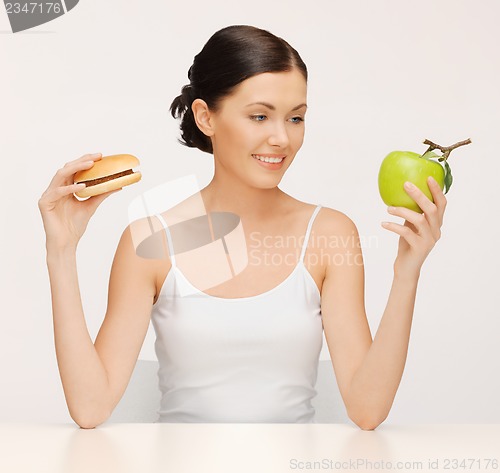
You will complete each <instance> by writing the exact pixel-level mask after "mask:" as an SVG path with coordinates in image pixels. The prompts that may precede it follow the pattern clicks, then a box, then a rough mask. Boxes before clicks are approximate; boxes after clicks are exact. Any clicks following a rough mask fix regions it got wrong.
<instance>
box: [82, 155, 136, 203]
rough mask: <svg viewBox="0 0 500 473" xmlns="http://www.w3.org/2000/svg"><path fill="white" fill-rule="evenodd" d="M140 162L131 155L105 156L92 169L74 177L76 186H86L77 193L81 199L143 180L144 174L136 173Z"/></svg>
mask: <svg viewBox="0 0 500 473" xmlns="http://www.w3.org/2000/svg"><path fill="white" fill-rule="evenodd" d="M139 164H140V163H139V160H138V159H137V158H136V157H135V156H132V155H131V154H115V155H113V156H103V157H102V158H101V159H100V160H99V161H95V162H94V165H93V166H92V167H91V168H90V169H85V170H83V171H78V172H76V173H75V175H74V177H73V182H74V183H75V184H80V183H83V184H85V186H86V187H85V189H82V190H81V191H78V192H75V195H76V196H78V197H81V198H85V197H91V196H94V195H99V194H104V193H105V192H109V191H113V190H115V189H120V188H121V187H124V186H128V185H130V184H134V183H135V182H138V181H140V180H141V177H142V174H141V173H140V172H139V171H134V170H133V168H135V167H137V166H139Z"/></svg>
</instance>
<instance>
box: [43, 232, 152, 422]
mask: <svg viewBox="0 0 500 473" xmlns="http://www.w3.org/2000/svg"><path fill="white" fill-rule="evenodd" d="M47 265H48V269H49V277H50V284H51V293H52V310H53V319H54V338H55V346H56V356H57V362H58V366H59V372H60V376H61V381H62V384H63V389H64V394H65V397H66V402H67V405H68V409H69V412H70V415H71V417H72V419H73V420H74V421H75V422H76V423H77V424H78V425H79V426H80V427H83V428H93V427H95V426H97V425H99V424H101V423H102V422H104V421H105V420H106V419H107V418H108V417H109V416H110V415H111V413H112V411H113V409H114V408H115V406H116V404H117V403H118V402H119V400H120V398H121V397H122V395H123V392H124V391H125V388H126V386H127V384H128V381H129V380H130V376H131V374H132V371H133V369H134V366H135V363H136V360H137V357H138V354H139V352H140V349H141V346H142V343H143V341H144V338H145V335H146V332H147V329H148V324H149V317H150V313H151V307H152V304H153V299H154V297H155V292H156V286H155V277H154V272H153V270H152V263H151V262H150V261H148V260H145V259H143V258H140V257H138V256H137V255H136V254H135V251H134V247H133V245H132V239H131V234H130V229H129V227H127V229H125V231H124V232H123V234H122V237H121V239H120V243H119V244H118V248H117V251H116V255H115V258H114V261H113V265H112V268H111V275H110V282H109V293H108V307H107V311H106V315H105V318H104V322H103V324H102V326H101V328H100V331H99V334H98V336H97V338H96V341H95V345H94V343H93V342H92V339H91V337H90V335H89V332H88V329H87V326H86V323H85V317H84V313H83V308H82V301H81V296H80V291H79V285H78V276H77V267H76V251H74V250H69V249H67V250H59V251H48V254H47Z"/></svg>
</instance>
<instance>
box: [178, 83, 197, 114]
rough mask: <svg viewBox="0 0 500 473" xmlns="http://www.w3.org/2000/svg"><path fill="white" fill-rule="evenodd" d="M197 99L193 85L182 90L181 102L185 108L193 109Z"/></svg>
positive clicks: (188, 85)
mask: <svg viewBox="0 0 500 473" xmlns="http://www.w3.org/2000/svg"><path fill="white" fill-rule="evenodd" d="M194 99H195V92H194V88H193V86H192V85H191V84H187V85H185V86H184V87H183V88H182V92H181V100H182V103H183V105H184V106H186V107H187V108H189V107H191V104H192V103H193V100H194Z"/></svg>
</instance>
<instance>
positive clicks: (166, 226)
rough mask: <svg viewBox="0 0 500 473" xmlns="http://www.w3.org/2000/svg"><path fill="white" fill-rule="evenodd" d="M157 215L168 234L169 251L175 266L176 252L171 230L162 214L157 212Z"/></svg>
mask: <svg viewBox="0 0 500 473" xmlns="http://www.w3.org/2000/svg"><path fill="white" fill-rule="evenodd" d="M155 217H156V218H158V220H159V221H160V223H161V224H162V226H163V228H164V229H165V234H166V235H167V243H168V252H169V254H170V261H171V263H172V267H174V266H175V253H174V245H173V243H172V235H171V234H170V230H169V229H168V225H167V222H165V219H164V218H163V217H162V216H161V214H155Z"/></svg>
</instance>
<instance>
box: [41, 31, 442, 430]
mask: <svg viewBox="0 0 500 473" xmlns="http://www.w3.org/2000/svg"><path fill="white" fill-rule="evenodd" d="M188 78H189V80H190V83H189V84H187V85H185V86H184V87H182V93H181V94H180V95H179V96H178V97H176V98H175V99H174V100H173V102H172V104H171V107H170V110H171V112H172V115H173V117H174V118H181V123H180V130H181V139H180V140H179V141H180V142H181V143H182V144H183V145H185V146H189V147H192V148H197V149H199V150H201V151H203V152H205V153H209V154H212V155H213V159H214V175H213V178H212V180H211V182H210V183H209V184H208V185H207V186H206V187H205V188H203V189H202V190H201V191H200V193H199V194H200V195H197V196H191V197H190V198H188V199H186V201H183V202H181V203H180V204H178V205H176V206H175V207H173V208H171V209H166V210H165V211H164V212H161V213H158V214H156V215H155V217H156V218H154V219H153V218H151V219H149V220H148V222H147V223H146V222H134V224H137V225H139V226H140V225H141V224H142V223H144V226H145V229H146V230H149V229H150V228H151V229H153V228H154V231H155V233H154V235H157V236H159V238H157V239H156V241H157V242H158V248H160V249H161V251H160V253H161V254H160V255H159V256H158V257H157V258H154V259H153V258H150V259H146V258H143V257H141V256H140V255H139V254H138V253H136V248H135V247H134V241H133V238H132V235H131V233H132V230H131V228H130V227H131V226H132V225H130V226H129V227H127V228H126V229H125V230H124V232H123V234H122V238H121V240H120V242H119V244H118V248H117V250H116V254H115V259H114V261H113V266H112V269H111V275H110V282H109V296H108V307H107V311H106V315H105V318H104V321H103V324H102V326H101V329H100V330H99V333H98V335H97V338H96V340H95V343H92V340H91V339H90V337H89V334H88V331H87V328H86V325H85V319H84V314H83V309H82V302H81V299H80V291H79V286H78V277H77V271H76V254H75V253H76V246H77V244H78V241H79V240H80V238H81V236H82V235H83V233H84V231H85V229H86V227H87V224H88V221H89V219H90V217H91V216H92V214H93V213H94V212H95V210H96V209H97V207H98V206H99V204H100V203H101V202H102V201H103V199H104V198H106V197H107V196H108V195H110V194H109V193H108V194H104V195H101V196H95V197H91V198H89V199H88V200H87V201H85V202H79V201H77V200H76V198H75V197H74V196H73V195H72V193H73V192H75V191H76V188H75V187H74V186H73V185H71V183H72V182H73V176H74V174H75V173H76V172H78V171H80V170H82V169H88V168H89V167H92V166H93V163H94V161H97V160H99V159H101V156H100V154H97V155H85V156H83V157H81V158H80V159H77V160H75V161H71V162H69V163H67V164H66V165H65V166H64V167H63V168H61V169H60V170H59V171H58V172H57V173H56V175H55V176H54V178H53V180H52V182H51V183H50V185H49V187H48V188H47V190H46V191H45V193H44V194H43V195H42V197H41V199H40V201H39V208H40V211H41V213H42V218H43V222H44V227H45V231H46V235H47V265H48V269H49V275H50V283H51V289H52V298H53V316H54V333H55V342H56V353H57V359H58V365H59V370H60V374H61V379H62V382H63V387H64V392H65V395H66V401H67V404H68V407H69V410H70V413H71V415H72V417H73V419H74V420H75V421H76V422H77V423H78V424H79V425H80V426H82V427H87V428H88V427H95V426H96V425H98V424H101V423H102V422H104V421H105V420H106V419H107V418H108V417H109V416H110V414H111V412H112V411H113V409H114V408H115V406H116V405H117V404H118V402H119V400H120V398H121V397H122V395H123V393H124V391H125V389H126V387H127V383H128V381H129V379H130V376H131V374H132V371H133V369H134V366H135V363H136V361H137V357H138V354H139V352H140V349H141V346H142V343H143V341H144V338H145V335H146V332H147V328H148V325H149V322H150V320H151V321H152V323H153V326H154V329H155V332H156V337H157V338H156V343H155V349H156V353H157V356H158V361H159V365H160V369H159V372H158V377H159V387H160V390H161V392H162V398H161V405H160V408H159V410H158V414H159V416H158V421H159V422H234V423H237V422H246V423H248V422H268V423H269V422H274V423H276V422H286V423H298V422H315V411H314V408H313V405H312V403H311V400H312V399H313V398H314V397H315V396H316V394H317V393H316V389H315V384H316V378H317V370H318V361H319V355H320V351H321V348H322V335H323V330H324V334H325V338H326V341H327V343H328V349H329V351H330V355H331V359H332V364H333V368H334V370H335V376H336V380H337V383H338V386H339V389H340V393H341V395H342V399H343V401H344V404H345V407H346V410H347V414H348V415H349V417H350V419H351V420H352V421H353V422H355V423H356V424H357V425H358V426H359V427H360V428H362V429H374V428H375V427H376V426H377V425H379V424H380V423H381V422H382V421H383V420H384V419H385V417H386V416H387V414H388V412H389V410H390V408H391V405H392V402H393V400H394V396H395V394H396V390H397V388H398V385H399V382H400V379H401V376H402V373H403V368H404V363H405V359H406V353H407V348H408V341H409V331H410V325H411V318H412V314H413V306H414V300H415V293H416V286H417V280H418V276H419V269H420V266H421V265H422V263H423V260H424V259H425V257H426V256H427V254H428V253H429V251H430V249H431V248H432V246H433V244H434V243H435V241H436V238H435V235H437V234H438V233H439V226H440V225H441V222H442V216H443V212H444V205H445V203H446V199H444V196H443V195H442V193H440V189H439V188H433V189H431V190H432V192H433V193H434V201H435V202H436V203H437V206H436V205H435V204H433V203H432V202H430V201H429V199H428V198H427V197H426V196H425V195H423V194H422V193H419V192H417V191H415V190H413V191H411V192H412V193H411V196H412V198H413V199H415V200H416V202H417V203H418V204H419V205H420V206H421V208H423V209H425V217H423V216H421V215H418V216H417V215H416V214H415V213H413V214H412V213H405V214H404V215H405V216H407V218H408V220H409V221H411V222H413V224H414V225H415V228H416V230H417V232H418V233H416V232H415V233H414V232H413V231H412V230H411V229H410V227H408V226H405V227H402V226H397V225H396V224H393V226H392V227H391V230H392V231H395V232H396V233H400V234H401V239H400V246H399V253H398V257H397V258H396V262H395V264H394V268H395V278H394V285H393V288H392V290H391V294H390V296H389V301H388V303H387V308H386V311H385V312H384V315H383V318H382V321H381V324H380V328H379V330H378V331H377V336H376V338H375V340H373V341H372V338H371V334H370V329H369V326H368V322H367V318H366V314H365V308H364V267H363V257H362V251H361V250H362V249H361V245H360V242H359V235H358V232H357V228H356V226H355V224H354V222H352V220H351V219H350V218H349V217H347V216H346V215H345V214H343V213H342V212H340V211H338V210H334V209H330V208H326V207H322V206H321V205H315V204H310V203H306V202H301V201H299V200H297V199H295V198H293V197H292V196H290V195H288V194H286V193H285V192H283V191H282V190H281V189H280V188H279V184H280V182H281V179H282V177H283V175H284V173H285V172H286V170H287V169H288V168H289V167H290V166H291V165H292V162H293V161H294V159H295V158H296V156H297V153H298V152H299V150H300V148H301V146H302V143H303V140H304V133H305V121H304V120H305V114H306V110H307V68H306V66H305V64H304V62H303V61H302V59H301V58H300V56H299V54H298V52H297V51H296V50H295V49H294V48H293V47H292V46H290V44H289V43H287V42H286V41H285V40H284V39H282V38H279V37H277V36H275V35H273V34H272V33H270V32H268V31H266V30H262V29H259V28H255V27H253V26H246V25H236V26H229V27H227V28H223V29H222V30H220V31H217V32H216V33H215V34H214V35H213V36H212V37H211V38H210V39H209V40H208V42H207V43H206V44H205V46H204V47H203V49H202V50H201V52H200V53H199V54H197V55H196V56H195V58H194V62H193V65H192V66H191V67H190V69H189V71H188ZM197 198H201V201H202V203H203V211H204V214H203V215H202V216H201V217H200V215H199V214H198V215H196V217H198V218H197V219H191V220H190V219H188V218H186V214H189V211H188V210H186V209H190V208H192V207H190V205H191V204H193V199H197ZM198 202H199V201H198ZM197 208H198V209H199V208H200V207H199V206H198V207H197ZM409 212H410V211H409ZM228 213H229V214H233V215H232V217H236V221H237V222H238V221H239V220H241V225H240V226H239V227H240V228H242V235H243V237H242V241H243V242H246V243H249V240H250V238H251V240H252V241H251V243H252V245H251V246H250V247H248V246H247V247H245V248H244V251H243V252H241V254H236V257H235V259H234V260H231V261H230V263H231V264H230V265H229V266H230V270H231V271H227V263H228V259H229V255H231V256H232V257H233V256H234V255H235V251H234V249H235V241H234V239H232V238H231V237H229V236H227V235H224V236H223V237H221V235H219V233H220V232H219V229H220V226H219V225H218V224H220V223H221V222H220V218H221V216H224V215H227V214H228ZM195 220H196V222H198V224H197V226H195V225H193V222H194V221H195ZM179 222H182V223H188V228H190V231H189V232H188V234H184V235H183V237H182V238H180V240H182V241H181V242H180V243H185V239H186V238H187V237H193V238H195V239H196V238H198V240H197V241H203V242H204V243H203V244H202V245H200V247H201V249H200V251H199V252H198V251H197V250H198V248H195V250H193V251H192V252H187V251H185V250H183V249H182V248H181V247H183V245H182V244H180V245H178V246H177V247H176V243H178V242H179V238H178V236H179V235H178V233H176V228H178V226H176V224H177V223H179ZM137 225H136V226H137ZM189 225H191V226H189ZM403 228H404V229H403ZM154 235H153V236H154ZM270 236H272V238H271V239H270V238H269V237H270ZM207 241H209V243H208V244H207ZM269 241H272V242H274V243H273V244H272V245H269ZM297 241H300V244H298V245H297V244H295V242H297ZM332 241H337V242H338V241H340V242H343V244H341V245H339V244H335V245H332V244H330V243H331V242H332ZM278 242H279V243H278ZM282 242H287V244H285V245H283V244H282ZM211 243H213V244H214V246H210V244H211ZM217 245H219V248H221V247H223V248H222V254H223V256H224V257H223V258H222V259H223V263H221V262H220V259H219V260H217V259H216V258H215V256H217V255H216V253H217V251H216V250H214V251H208V252H207V251H204V252H202V251H201V250H204V249H206V247H210V248H214V247H215V246H217ZM184 246H185V245H184ZM243 246H244V245H243ZM269 246H271V247H269ZM176 250H177V251H176ZM250 250H251V251H250ZM186 253H190V254H189V255H188V257H187V256H186ZM249 253H250V256H251V258H249ZM306 255H307V257H306ZM186 261H188V263H189V264H188V265H187V266H186V265H185V262H186ZM232 263H237V264H232ZM183 264H184V266H183ZM181 266H182V267H183V269H182V270H181ZM236 266H237V267H238V268H242V269H241V270H240V271H239V272H236V271H235V267H236ZM225 270H226V271H225ZM224 271H225V272H224ZM235 273H236V274H235ZM213 274H216V275H223V276H225V277H223V278H219V279H217V278H215V279H217V285H212V286H210V285H209V286H208V288H207V287H206V286H205V287H201V288H200V287H199V285H198V286H196V285H195V284H193V280H194V278H193V277H191V278H190V277H189V276H190V275H191V276H193V275H195V276H196V281H203V280H204V279H205V280H212V281H213V280H215V279H210V276H211V275H213ZM221 280H222V281H223V282H222V283H220V284H219V282H220V281H221ZM203 289H205V291H203ZM186 294H187V295H186Z"/></svg>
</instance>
